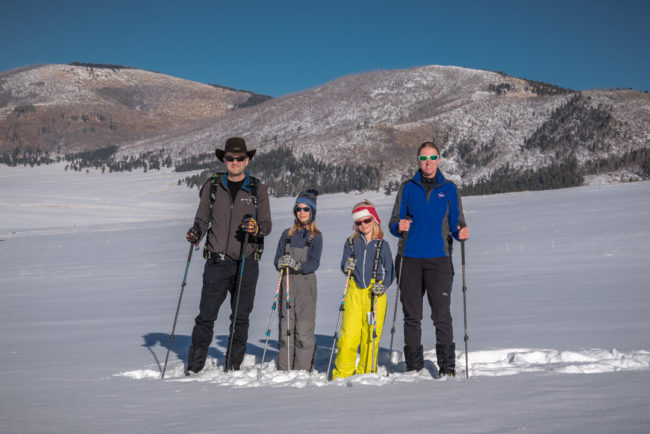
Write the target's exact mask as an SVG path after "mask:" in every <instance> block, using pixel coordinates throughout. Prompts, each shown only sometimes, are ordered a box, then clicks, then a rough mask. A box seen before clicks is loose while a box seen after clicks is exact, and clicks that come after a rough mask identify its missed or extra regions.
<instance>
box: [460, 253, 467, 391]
mask: <svg viewBox="0 0 650 434" xmlns="http://www.w3.org/2000/svg"><path fill="white" fill-rule="evenodd" d="M460 253H461V258H462V264H463V319H464V321H465V337H464V339H465V378H469V361H468V355H467V353H468V350H467V341H468V340H469V336H468V335H467V285H466V284H465V240H462V241H461V242H460Z"/></svg>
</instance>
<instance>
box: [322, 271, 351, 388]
mask: <svg viewBox="0 0 650 434" xmlns="http://www.w3.org/2000/svg"><path fill="white" fill-rule="evenodd" d="M351 275H352V270H348V275H347V277H346V279H345V288H344V289H343V297H342V298H341V304H340V305H339V317H338V318H337V320H336V327H335V328H334V338H333V339H332V351H331V352H330V361H329V362H328V363H327V377H326V378H329V376H330V368H331V367H332V357H333V356H334V346H335V345H336V339H337V338H338V334H339V324H340V323H341V313H342V312H343V311H344V310H345V294H347V292H348V285H349V284H350V276H351Z"/></svg>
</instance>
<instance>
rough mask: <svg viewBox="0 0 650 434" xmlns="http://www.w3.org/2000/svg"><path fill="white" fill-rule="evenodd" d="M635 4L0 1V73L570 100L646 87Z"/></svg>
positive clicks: (648, 33) (646, 11)
mask: <svg viewBox="0 0 650 434" xmlns="http://www.w3.org/2000/svg"><path fill="white" fill-rule="evenodd" d="M649 17H650V2H646V1H626V0H619V1H598V0H594V1H572V0H565V1H555V0H550V1H538V2H535V1H532V0H531V1H526V0H520V1H514V0H512V1H499V0H494V1H479V0H476V1H463V0H459V1H445V2H438V1H433V0H430V1H412V0H401V1H383V0H375V1H353V0H348V1H338V0H329V1H310V0H303V1H281V0H274V1H270V0H268V1H262V0H259V1H252V0H229V1H190V0H188V1H165V0H157V1H149V0H143V1H138V0H131V1H121V0H113V1H110V2H108V1H101V0H97V1H88V0H85V1H65V0H62V1H30V0H24V1H20V0H15V1H11V2H3V6H2V11H1V13H0V41H1V42H0V53H1V54H0V71H6V70H9V69H13V68H16V67H21V66H26V65H34V64H41V63H69V62H73V61H79V62H93V63H111V64H121V65H128V66H136V67H139V68H142V69H146V70H151V71H158V72H161V73H165V74H169V75H173V76H176V77H181V78H185V79H188V80H195V81H199V82H203V83H219V84H222V85H224V86H229V87H234V88H237V89H246V90H250V91H253V92H258V93H263V94H268V95H272V96H280V95H284V94H288V93H292V92H297V91H300V90H304V89H307V88H310V87H314V86H317V85H320V84H323V83H325V82H327V81H330V80H333V79H335V78H338V77H341V76H343V75H348V74H354V73H360V72H370V71H376V70H388V69H398V68H409V67H413V66H422V65H457V66H465V67H471V68H483V69H491V70H498V71H503V72H505V73H507V74H510V75H514V76H517V77H522V78H529V79H533V80H540V81H545V82H549V83H553V84H556V85H559V86H564V87H569V88H573V89H592V88H602V89H608V88H622V87H631V88H633V89H638V90H648V89H650V49H649V48H648V47H649V46H650V25H648V18H649Z"/></svg>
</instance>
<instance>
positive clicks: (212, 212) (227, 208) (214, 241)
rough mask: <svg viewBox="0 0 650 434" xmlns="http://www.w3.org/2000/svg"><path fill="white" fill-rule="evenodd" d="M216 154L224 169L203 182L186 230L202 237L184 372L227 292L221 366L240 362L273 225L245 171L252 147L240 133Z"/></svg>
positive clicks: (209, 334)
mask: <svg viewBox="0 0 650 434" xmlns="http://www.w3.org/2000/svg"><path fill="white" fill-rule="evenodd" d="M215 154H216V155H217V158H218V159H219V160H220V161H222V162H223V163H224V164H225V165H226V173H216V174H214V175H212V177H211V178H210V179H209V180H208V181H207V182H206V183H205V184H204V186H203V188H202V189H201V192H200V193H199V194H200V197H201V200H200V202H199V207H198V209H197V211H196V216H195V218H194V225H193V226H192V227H191V228H190V229H189V230H188V231H187V234H186V239H187V241H189V242H190V243H192V244H199V243H200V242H201V239H202V238H203V237H205V238H206V241H205V247H204V252H203V257H204V258H205V259H206V264H205V268H204V270H203V288H202V290H201V302H200V303H199V315H198V316H197V317H196V318H195V320H194V329H193V330H192V345H191V346H190V349H189V352H188V357H187V370H186V374H187V375H194V374H196V373H198V372H199V371H200V370H201V369H203V367H204V365H205V363H206V359H207V356H208V347H209V346H210V343H211V342H212V338H213V335H214V330H213V329H214V322H215V320H216V319H217V314H218V313H219V308H220V307H221V305H222V303H223V302H224V300H225V299H226V297H227V296H228V294H230V305H231V309H232V313H231V316H230V318H231V324H230V335H229V339H228V350H227V351H226V360H225V362H226V366H225V370H226V371H227V370H230V369H234V370H238V369H239V368H240V366H241V363H242V361H243V360H244V354H245V353H246V341H247V340H248V326H249V320H248V317H249V315H250V313H251V311H252V310H253V299H254V298H255V287H256V285H257V278H258V275H259V265H258V261H259V259H260V255H261V252H262V248H261V246H262V242H263V239H264V237H265V236H266V235H268V234H269V233H270V232H271V226H272V225H271V208H270V206H269V196H268V191H267V189H266V186H265V185H264V184H262V183H261V182H259V181H258V180H257V179H256V178H254V177H252V176H250V175H249V174H248V173H247V172H246V171H245V169H246V166H247V165H248V163H249V161H250V159H251V158H253V155H255V151H254V150H252V151H249V150H248V149H246V142H245V141H244V139H242V138H241V137H231V138H229V139H228V140H226V146H225V148H224V149H216V150H215Z"/></svg>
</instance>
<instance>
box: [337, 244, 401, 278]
mask: <svg viewBox="0 0 650 434" xmlns="http://www.w3.org/2000/svg"><path fill="white" fill-rule="evenodd" d="M378 243H379V240H378V239H375V240H370V242H366V237H364V236H363V235H361V236H359V237H358V238H357V239H354V237H352V245H353V248H354V255H355V259H356V261H357V262H356V266H355V267H354V271H353V272H352V276H353V277H354V281H355V282H356V283H357V286H358V287H359V288H367V287H368V286H370V281H371V280H372V268H373V263H374V260H375V252H376V251H377V244H378ZM351 255H352V252H351V251H350V246H349V243H348V240H345V245H344V246H343V258H341V271H343V268H344V267H345V263H346V262H347V260H348V258H349V257H350V256H351ZM394 278H395V267H394V266H393V257H392V255H391V252H390V246H389V245H388V243H387V242H386V241H384V242H383V243H382V246H381V253H380V256H379V265H378V267H377V282H383V284H384V285H385V286H386V288H388V287H389V286H390V285H391V283H393V279H394Z"/></svg>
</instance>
